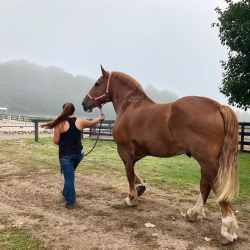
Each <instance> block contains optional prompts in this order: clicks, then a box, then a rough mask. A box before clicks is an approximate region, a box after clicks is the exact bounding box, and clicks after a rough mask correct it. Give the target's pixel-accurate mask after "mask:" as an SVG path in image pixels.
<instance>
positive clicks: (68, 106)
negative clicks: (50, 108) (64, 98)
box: [41, 102, 75, 129]
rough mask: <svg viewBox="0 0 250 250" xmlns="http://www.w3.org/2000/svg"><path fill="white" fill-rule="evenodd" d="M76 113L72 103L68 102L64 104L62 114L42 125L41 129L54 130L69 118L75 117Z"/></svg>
mask: <svg viewBox="0 0 250 250" xmlns="http://www.w3.org/2000/svg"><path fill="white" fill-rule="evenodd" d="M74 112H75V106H74V104H73V103H71V102H66V103H64V104H63V111H62V113H61V114H60V115H59V116H58V117H57V118H56V119H54V120H53V121H51V122H48V123H45V124H42V125H41V128H46V129H52V128H54V127H56V126H57V125H58V124H59V123H61V122H64V121H65V120H66V119H67V118H68V116H70V115H73V114H74Z"/></svg>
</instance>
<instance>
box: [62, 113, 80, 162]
mask: <svg viewBox="0 0 250 250" xmlns="http://www.w3.org/2000/svg"><path fill="white" fill-rule="evenodd" d="M76 119H77V118H76V117H72V118H67V119H66V121H68V123H69V129H68V130H67V131H66V132H64V133H61V135H60V141H59V157H62V156H65V155H72V154H80V153H81V151H82V148H83V147H82V141H81V131H80V130H79V129H78V128H77V127H76V125H75V122H76Z"/></svg>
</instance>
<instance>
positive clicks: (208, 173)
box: [185, 162, 218, 221]
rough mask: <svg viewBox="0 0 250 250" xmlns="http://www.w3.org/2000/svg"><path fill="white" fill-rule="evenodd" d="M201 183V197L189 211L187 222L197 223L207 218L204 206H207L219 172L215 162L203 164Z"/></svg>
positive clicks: (186, 217)
mask: <svg viewBox="0 0 250 250" xmlns="http://www.w3.org/2000/svg"><path fill="white" fill-rule="evenodd" d="M200 165H201V181H200V195H199V198H198V200H197V202H196V204H195V206H194V207H193V208H190V209H189V210H188V211H187V214H186V216H185V219H186V220H187V221H197V220H199V219H202V218H204V217H205V213H204V205H205V204H206V201H207V198H208V196H209V193H210V191H211V189H212V185H213V183H214V181H215V177H216V175H217V172H218V166H217V164H216V163H213V162H210V163H208V162H206V163H205V164H201V163H200Z"/></svg>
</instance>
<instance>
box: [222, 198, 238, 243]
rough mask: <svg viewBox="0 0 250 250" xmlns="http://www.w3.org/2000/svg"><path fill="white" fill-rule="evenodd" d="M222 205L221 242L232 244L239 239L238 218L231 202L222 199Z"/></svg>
mask: <svg viewBox="0 0 250 250" xmlns="http://www.w3.org/2000/svg"><path fill="white" fill-rule="evenodd" d="M219 204H220V207H221V220H222V226H221V240H220V241H221V244H222V245H226V246H227V245H230V244H232V243H233V242H234V241H235V240H236V239H237V234H236V231H237V229H238V224H237V220H236V218H235V216H234V213H233V211H232V208H231V205H230V203H229V202H226V201H221V202H219Z"/></svg>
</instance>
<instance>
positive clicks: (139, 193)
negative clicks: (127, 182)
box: [136, 184, 146, 197]
mask: <svg viewBox="0 0 250 250" xmlns="http://www.w3.org/2000/svg"><path fill="white" fill-rule="evenodd" d="M145 190H146V187H145V185H143V184H139V185H137V186H136V191H137V196H138V197H140V196H142V195H143V193H144V192H145Z"/></svg>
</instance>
